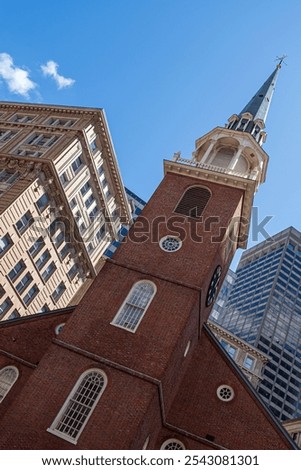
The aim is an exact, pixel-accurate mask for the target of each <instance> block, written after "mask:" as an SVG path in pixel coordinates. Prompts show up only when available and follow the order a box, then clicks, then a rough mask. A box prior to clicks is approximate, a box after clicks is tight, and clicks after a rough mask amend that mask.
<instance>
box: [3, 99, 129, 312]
mask: <svg viewBox="0 0 301 470" xmlns="http://www.w3.org/2000/svg"><path fill="white" fill-rule="evenodd" d="M121 220H122V222H123V223H125V224H129V223H130V220H131V211H130V208H129V204H128V201H127V196H126V194H125V189H124V186H123V183H122V180H121V176H120V172H119V169H118V164H117V161H116V156H115V152H114V148H113V144H112V140H111V137H110V133H109V129H108V126H107V122H106V118H105V114H104V112H103V110H101V109H90V108H79V107H67V106H46V105H31V104H30V105H28V104H23V103H22V104H21V103H9V102H1V103H0V257H1V270H0V296H1V297H0V319H2V320H6V319H9V318H17V317H20V316H23V315H29V314H32V313H36V312H42V311H46V310H52V309H56V308H61V307H65V306H67V305H69V304H70V303H71V304H72V303H75V302H77V301H79V299H80V298H81V295H82V294H83V292H84V291H85V289H86V288H87V287H88V286H89V285H90V283H91V280H92V279H94V278H95V276H96V275H97V273H98V272H99V270H100V268H101V266H102V263H103V261H102V254H103V253H104V251H105V250H106V248H108V246H109V245H110V243H111V242H112V240H114V239H117V236H118V232H119V230H120V226H121Z"/></svg>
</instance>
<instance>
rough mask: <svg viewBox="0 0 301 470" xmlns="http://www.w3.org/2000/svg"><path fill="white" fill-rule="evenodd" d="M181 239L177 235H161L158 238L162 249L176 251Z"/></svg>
mask: <svg viewBox="0 0 301 470" xmlns="http://www.w3.org/2000/svg"><path fill="white" fill-rule="evenodd" d="M181 246H182V241H181V240H180V239H179V238H178V237H173V236H171V235H167V237H163V238H161V240H160V247H161V248H162V250H164V251H169V252H172V251H177V250H179V249H180V248H181Z"/></svg>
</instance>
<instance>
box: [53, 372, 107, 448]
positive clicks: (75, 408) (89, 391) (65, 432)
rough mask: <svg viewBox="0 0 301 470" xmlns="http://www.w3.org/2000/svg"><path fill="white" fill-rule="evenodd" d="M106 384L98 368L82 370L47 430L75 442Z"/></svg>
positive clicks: (105, 378) (105, 379) (104, 377)
mask: <svg viewBox="0 0 301 470" xmlns="http://www.w3.org/2000/svg"><path fill="white" fill-rule="evenodd" d="M106 385H107V377H106V375H105V373H104V372H102V371H100V370H98V369H90V370H88V371H86V372H84V373H83V374H82V375H81V376H80V378H79V379H78V381H77V382H76V384H75V386H74V388H73V389H72V391H71V393H70V395H69V397H68V398H67V400H66V401H65V403H64V405H63V407H62V408H61V410H60V412H59V414H58V415H57V417H56V418H55V420H54V422H53V423H52V425H51V426H50V428H49V429H48V431H49V432H51V433H52V434H56V435H57V436H60V437H62V438H63V439H66V440H67V441H69V442H72V443H73V444H76V443H77V440H78V438H79V436H80V434H81V432H82V431H83V429H84V427H85V425H86V424H87V421H88V419H89V417H90V415H91V414H92V412H93V410H94V408H95V406H96V404H97V402H98V400H99V399H100V397H101V395H102V393H103V392H104V389H105V387H106Z"/></svg>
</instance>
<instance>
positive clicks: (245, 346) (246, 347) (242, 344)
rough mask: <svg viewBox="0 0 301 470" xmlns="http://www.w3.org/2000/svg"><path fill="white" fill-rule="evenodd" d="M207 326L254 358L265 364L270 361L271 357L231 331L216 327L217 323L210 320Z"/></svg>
mask: <svg viewBox="0 0 301 470" xmlns="http://www.w3.org/2000/svg"><path fill="white" fill-rule="evenodd" d="M206 324H207V326H208V327H209V328H210V329H211V330H213V331H215V332H216V333H217V334H220V335H221V336H223V338H228V339H229V340H231V341H232V342H233V343H235V344H237V345H239V346H240V347H241V349H243V350H244V351H247V352H250V353H252V354H253V355H254V356H256V357H258V358H259V359H261V360H262V361H263V362H267V360H268V359H269V357H268V356H267V355H266V354H263V353H262V352H261V351H259V350H258V349H256V348H253V347H251V346H250V345H249V344H248V343H246V342H245V341H243V340H241V339H240V338H238V337H237V336H235V335H233V333H231V331H228V330H225V329H224V328H222V327H220V326H219V325H216V324H215V323H213V322H211V321H210V320H208V321H207V322H206Z"/></svg>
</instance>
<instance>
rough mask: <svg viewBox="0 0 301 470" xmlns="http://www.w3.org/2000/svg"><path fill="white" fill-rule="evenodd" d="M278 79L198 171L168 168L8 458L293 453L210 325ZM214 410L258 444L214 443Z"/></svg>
mask: <svg viewBox="0 0 301 470" xmlns="http://www.w3.org/2000/svg"><path fill="white" fill-rule="evenodd" d="M279 69H280V65H278V66H277V67H276V70H275V71H274V72H273V74H272V75H271V76H270V77H269V78H268V80H267V81H266V82H265V84H264V85H263V86H262V87H261V88H260V90H259V91H258V93H257V94H256V95H255V96H254V98H252V100H251V101H250V103H249V104H248V105H247V106H246V107H245V108H244V109H243V111H242V112H241V113H240V114H238V115H233V116H232V117H231V118H230V119H229V123H228V125H227V126H226V127H225V128H221V127H217V128H215V129H213V130H212V131H211V132H209V133H208V134H206V135H204V136H203V137H201V138H199V139H198V140H197V141H196V148H195V151H194V152H193V156H192V158H191V160H188V159H185V158H182V157H181V156H180V155H179V154H176V155H175V156H174V159H173V161H165V162H164V172H165V176H164V178H163V180H162V182H161V184H160V185H159V187H158V188H157V189H156V191H155V192H154V194H153V196H152V198H151V199H150V201H149V203H148V204H147V206H146V207H145V209H144V210H143V212H142V214H141V216H140V217H138V219H137V220H136V222H135V224H134V225H133V226H132V227H131V229H130V231H129V234H128V236H127V238H126V240H125V242H124V243H122V244H121V246H120V247H119V248H118V250H117V251H116V253H115V255H114V257H113V259H111V260H107V262H106V264H105V266H104V268H103V269H102V270H101V272H100V273H99V275H98V276H97V278H96V279H95V281H94V283H93V285H92V286H91V288H90V289H89V291H88V292H87V294H86V295H85V296H84V298H83V299H82V301H81V302H80V304H79V305H78V307H77V308H76V309H75V311H74V312H73V313H72V315H71V316H70V318H69V319H68V321H67V322H66V324H65V326H64V327H63V329H62V330H61V332H60V333H59V335H57V336H56V337H55V338H54V339H53V340H52V344H51V345H50V347H49V348H48V350H47V351H46V352H45V354H44V355H43V357H42V359H41V360H40V362H39V364H38V365H37V366H36V367H35V368H34V370H33V371H31V374H30V376H29V378H28V380H27V381H26V383H25V384H24V386H23V387H22V389H20V391H19V393H18V396H16V398H15V400H14V401H13V403H12V405H11V407H10V408H9V409H8V410H7V411H6V414H5V416H4V418H3V420H2V422H1V429H2V437H1V440H0V446H1V448H20V446H23V447H22V448H32V449H33V448H37V449H53V448H56V449H72V448H77V449H142V448H149V449H159V448H166V449H172V448H185V447H187V448H190V449H206V448H207V449H211V448H213V449H214V448H225V447H227V448H235V446H236V447H237V448H251V447H248V445H249V446H250V445H251V446H253V447H252V448H260V446H261V445H264V446H265V447H264V448H289V446H290V444H289V442H288V441H287V440H286V438H285V436H283V435H282V434H281V432H280V431H279V429H278V428H277V426H276V424H275V423H274V422H273V420H272V418H271V417H269V416H267V411H264V412H263V411H260V413H259V412H258V413H257V411H254V410H257V408H256V407H258V406H259V405H258V404H256V403H257V402H256V400H255V398H254V396H252V397H251V395H252V394H251V392H245V391H244V390H245V388H244V387H246V385H242V384H241V381H242V380H243V379H242V378H241V377H240V378H237V376H236V375H235V374H238V372H237V371H236V372H233V370H232V369H231V367H232V366H231V367H230V366H229V365H226V366H225V363H227V360H228V359H226V358H225V357H224V356H223V353H222V352H217V349H218V346H217V345H216V344H215V345H213V343H212V341H213V339H212V338H211V336H210V334H209V333H208V331H207V330H208V329H207V327H206V326H204V323H205V322H206V320H207V318H208V316H209V313H210V310H211V307H212V304H213V301H214V299H215V296H216V294H217V291H218V288H219V286H220V284H221V281H222V279H223V277H224V276H225V274H226V272H227V269H228V267H229V264H230V262H231V260H232V257H233V254H234V252H235V250H236V248H237V247H245V246H246V243H247V234H248V224H249V219H250V212H251V207H252V201H253V196H254V193H255V191H256V190H257V188H258V186H259V184H261V183H262V182H263V181H264V180H265V174H266V169H267V162H268V156H267V154H266V153H265V152H264V151H263V149H262V148H261V144H262V143H263V141H264V140H265V131H264V129H265V120H266V116H267V112H268V108H269V105H270V100H271V97H272V94H273V91H274V88H275V83H276V79H277V75H278V72H279ZM208 338H209V339H208ZM209 343H210V344H209ZM202 347H203V348H204V349H203V350H202V349H200V348H202ZM202 351H203V352H202ZM216 355H218V357H217V358H216V359H215V356H216ZM219 355H222V356H221V357H220V356H219ZM5 359H6V363H7V361H8V359H7V358H5ZM208 360H209V367H207V365H206V364H207V363H208ZM210 364H211V366H212V368H213V370H212V371H210ZM4 365H5V364H3V367H4ZM18 367H20V366H18ZM24 367H25V366H24ZM215 368H216V370H215ZM227 368H228V369H229V368H230V369H231V371H230V369H229V371H228V372H225V370H226V369H227ZM228 369H227V370H228ZM212 372H213V373H212ZM208 374H209V376H208ZM210 374H211V375H210ZM219 374H224V375H223V377H220V376H219ZM225 374H226V376H227V377H226V376H225ZM227 374H228V375H227ZM231 374H232V375H231ZM27 375H28V374H27ZM231 380H232V382H231ZM194 381H196V382H195V384H194V383H193V382H194ZM223 381H225V382H223ZM227 381H228V382H229V381H230V382H231V383H232V385H231V386H229V387H228V388H227V386H224V385H223V383H226V384H227ZM211 382H212V387H213V388H212V390H214V387H216V385H218V384H219V388H218V390H219V391H218V393H219V394H220V396H217V395H216V393H211V391H210V387H211ZM197 383H198V385H197ZM204 384H205V385H204ZM207 387H208V390H207ZM205 389H206V390H205ZM232 392H233V396H234V395H235V396H234V399H233V400H232V398H233V396H232ZM229 393H230V395H229ZM204 394H205V395H204ZM200 396H202V397H203V398H202V399H200ZM250 397H251V398H250ZM235 400H238V401H236V402H235ZM227 401H229V403H226V405H225V403H224V402H227ZM255 402H256V403H255ZM179 403H183V404H184V403H185V409H183V410H182V411H181V406H180V408H179ZM233 403H234V405H233ZM254 403H255V404H254ZM3 404H4V402H3ZM224 405H225V406H228V408H227V409H226V408H222V406H224ZM237 406H238V407H237ZM191 407H193V409H194V410H192V408H191ZM199 407H201V408H199ZM231 407H232V408H231ZM254 407H255V408H254ZM209 408H211V416H214V413H218V414H219V416H224V417H225V416H226V414H227V415H229V416H232V417H233V416H234V415H235V413H236V414H237V413H238V412H239V410H241V409H243V410H246V411H247V415H248V416H249V418H250V419H251V420H252V419H253V421H254V422H253V423H251V425H250V423H247V424H245V428H244V432H245V434H246V432H247V429H246V428H247V427H248V430H250V429H252V427H253V428H254V430H255V429H256V430H257V436H258V437H257V436H256V432H255V431H254V437H253V439H254V442H253V443H252V444H250V442H251V441H252V439H251V441H250V439H249V443H243V442H241V443H240V444H239V443H238V442H240V441H239V440H238V441H237V438H236V440H235V439H234V440H233V439H232V440H231V437H230V438H229V436H226V434H227V433H224V434H223V435H218V436H217V434H218V433H221V432H222V431H221V430H217V429H212V428H213V427H214V426H215V427H216V422H217V421H216V419H215V421H212V423H211V424H210V423H209V421H210V419H211V418H210V419H209V418H208V422H207V424H206V423H204V419H203V417H204V415H205V413H206V412H207V411H206V410H207V409H209ZM197 410H198V411H197ZM181 413H182V414H181ZM190 413H192V415H193V414H194V417H193V418H191V419H189V422H187V423H185V419H186V418H187V417H188V416H189V414H190ZM220 413H222V414H220ZM233 413H234V414H233ZM256 413H257V414H259V415H260V416H258V415H257V414H256ZM265 413H266V414H265ZM184 415H185V416H184ZM225 419H226V418H225ZM231 419H232V418H231ZM234 422H235V423H236V424H235V425H234V427H236V428H237V427H239V426H240V424H238V423H239V422H240V418H239V417H237V416H236V417H235V419H234ZM267 422H268V423H270V427H271V428H272V429H269V433H268V437H267V440H265V441H264V442H263V444H262V443H261V442H262V441H260V439H262V435H263V433H265V432H266V431H264V430H265V429H266V426H267ZM214 423H215V424H214ZM271 423H272V424H271ZM205 424H206V426H207V428H206V429H205V428H204V425H205ZM242 426H243V423H242ZM219 427H220V429H221V428H222V425H219ZM238 431H239V432H238V434H239V435H240V438H238V439H242V436H243V435H244V434H243V433H242V432H241V430H238ZM213 433H214V436H217V437H214V438H213V437H212V436H213ZM170 436H171V437H170ZM215 438H216V441H215V442H213V441H214V439H215ZM183 439H184V440H185V439H186V444H185V447H181V445H183V444H182V442H183ZM256 439H259V440H256ZM169 445H170V447H168V446H169ZM177 445H179V446H180V447H177ZM239 445H241V447H239ZM244 446H246V447H244Z"/></svg>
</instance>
